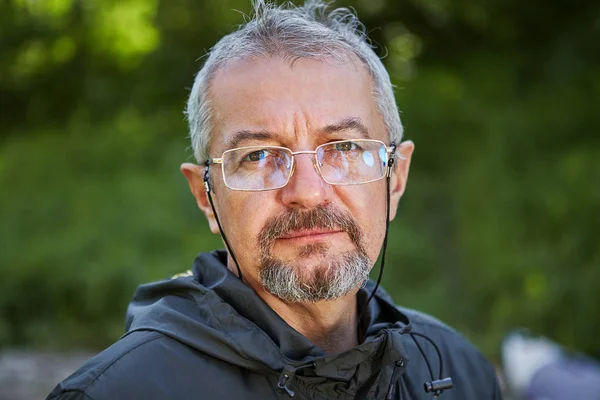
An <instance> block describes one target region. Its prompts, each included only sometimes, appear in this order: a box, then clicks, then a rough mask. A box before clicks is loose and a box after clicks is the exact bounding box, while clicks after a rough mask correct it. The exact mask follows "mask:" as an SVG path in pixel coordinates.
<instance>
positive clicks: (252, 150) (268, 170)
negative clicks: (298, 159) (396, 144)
mask: <svg viewBox="0 0 600 400" xmlns="http://www.w3.org/2000/svg"><path fill="white" fill-rule="evenodd" d="M292 157H293V155H292V152H291V150H289V149H286V148H281V147H271V146H256V147H245V148H240V149H234V150H229V151H227V152H225V154H223V176H224V178H225V183H226V185H227V186H228V187H230V188H231V189H239V190H265V189H276V188H280V187H283V186H284V185H285V184H286V182H287V181H288V179H289V176H290V173H291V171H292ZM316 161H317V164H318V168H319V170H320V173H321V176H322V177H323V179H324V180H325V181H326V182H327V183H329V184H332V185H354V184H360V183H366V182H371V181H374V180H377V179H381V178H382V177H383V176H384V175H385V165H386V163H387V152H386V147H385V144H384V143H382V142H379V141H371V140H352V141H342V142H333V143H327V144H325V145H321V146H319V147H317V150H316Z"/></svg>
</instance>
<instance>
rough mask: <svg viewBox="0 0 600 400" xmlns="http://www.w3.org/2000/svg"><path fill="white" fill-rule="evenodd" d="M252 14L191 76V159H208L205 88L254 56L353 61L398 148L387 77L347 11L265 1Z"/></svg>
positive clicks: (319, 3)
mask: <svg viewBox="0 0 600 400" xmlns="http://www.w3.org/2000/svg"><path fill="white" fill-rule="evenodd" d="M252 5H253V9H254V11H253V14H252V15H251V17H250V18H249V19H248V20H247V21H246V23H245V24H243V25H241V26H240V28H239V29H238V30H237V31H235V32H233V33H231V34H229V35H227V36H225V37H223V38H222V39H221V40H219V42H217V44H216V45H215V46H214V47H212V48H211V50H210V52H209V54H208V58H207V59H206V62H205V63H204V66H203V67H202V69H201V70H200V71H199V72H198V74H197V75H196V79H195V81H194V86H193V87H192V91H191V93H190V97H189V99H188V103H187V110H186V114H187V118H188V123H189V129H190V138H191V142H192V148H193V150H194V156H195V157H196V160H197V161H198V162H204V161H206V160H207V159H208V158H209V154H208V149H209V145H210V140H211V134H212V123H211V117H212V110H211V104H210V96H209V91H210V83H211V79H212V78H213V77H214V75H215V73H216V71H217V70H218V69H219V68H220V67H223V66H224V65H225V64H226V63H227V62H229V61H231V60H236V59H244V58H256V57H281V58H283V59H284V60H288V61H290V62H291V63H293V62H294V61H296V60H298V59H303V58H310V59H317V60H322V59H325V58H327V57H332V58H334V59H336V60H340V61H343V60H347V59H348V57H349V56H355V57H357V58H358V59H359V60H360V61H361V62H362V63H363V64H364V65H365V66H366V67H367V69H368V71H369V73H370V75H371V78H372V80H373V99H374V100H375V103H376V105H377V107H378V109H379V112H380V114H381V116H382V118H383V120H384V123H385V125H386V128H387V129H388V133H389V137H390V141H392V142H395V143H396V144H398V143H400V141H401V139H402V134H403V128H402V123H401V122H400V115H399V113H398V108H397V107H396V100H395V98H394V91H393V88H392V84H391V82H390V77H389V74H388V73H387V71H386V69H385V67H384V66H383V64H382V62H381V60H380V59H379V57H377V55H376V54H375V52H374V51H373V47H372V46H371V44H370V42H369V39H368V37H367V34H366V32H365V27H364V25H363V24H362V23H361V22H360V21H359V20H358V17H357V16H356V14H355V13H354V12H353V11H351V10H349V9H347V8H336V9H334V10H332V11H330V12H328V10H327V8H328V4H327V3H325V2H323V0H307V1H306V3H305V4H304V5H303V6H300V7H296V6H294V5H293V4H291V3H286V4H284V5H282V6H277V5H276V4H273V3H271V2H269V0H252Z"/></svg>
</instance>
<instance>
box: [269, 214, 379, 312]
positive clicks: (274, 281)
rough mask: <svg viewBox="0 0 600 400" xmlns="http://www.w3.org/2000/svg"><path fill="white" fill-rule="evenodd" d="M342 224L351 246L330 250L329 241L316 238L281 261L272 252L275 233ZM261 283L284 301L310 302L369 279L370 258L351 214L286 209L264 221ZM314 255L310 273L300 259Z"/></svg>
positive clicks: (335, 295) (334, 296) (341, 292)
mask: <svg viewBox="0 0 600 400" xmlns="http://www.w3.org/2000/svg"><path fill="white" fill-rule="evenodd" d="M315 228H325V229H342V230H343V231H344V232H346V233H347V234H348V236H349V238H350V240H351V241H352V242H353V243H354V245H355V246H356V249H355V250H353V251H349V252H347V253H343V254H339V255H332V254H330V253H329V250H330V245H328V244H325V243H315V244H311V245H308V246H303V247H301V248H299V249H298V255H297V258H296V259H295V260H293V261H289V262H286V261H283V260H281V259H279V258H277V257H275V256H274V255H273V253H272V250H273V245H274V243H275V241H276V240H277V238H279V237H281V236H283V235H285V234H287V233H289V232H292V231H294V230H300V229H315ZM258 239H259V247H260V254H261V257H260V270H259V282H260V283H261V284H262V286H263V287H264V288H265V289H266V290H268V291H269V292H271V293H272V294H273V295H275V296H277V297H279V298H280V299H282V300H283V301H286V302H289V303H315V302H318V301H323V300H333V299H337V298H339V297H342V296H344V295H346V294H348V293H349V292H350V291H352V290H353V289H355V288H357V287H358V286H360V285H361V284H362V283H363V282H364V281H366V280H367V279H368V278H369V271H370V270H371V261H370V259H369V258H368V257H367V253H366V251H365V248H364V245H363V241H362V233H361V231H360V229H359V227H358V224H357V223H356V222H355V221H354V218H353V217H352V215H351V214H350V213H348V212H343V211H341V210H339V209H338V208H336V207H334V206H332V205H328V206H318V207H315V208H314V209H311V210H309V211H298V210H291V211H288V212H286V213H284V214H281V215H278V216H275V217H273V218H271V219H270V220H268V221H267V222H266V223H265V226H264V227H263V229H262V230H261V232H260V234H259V237H258ZM310 256H315V257H316V258H318V259H319V260H320V262H321V265H318V266H317V267H316V268H315V270H314V272H307V271H306V269H304V268H303V266H302V260H305V259H307V258H308V257H310Z"/></svg>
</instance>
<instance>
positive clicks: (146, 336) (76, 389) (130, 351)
mask: <svg viewBox="0 0 600 400" xmlns="http://www.w3.org/2000/svg"><path fill="white" fill-rule="evenodd" d="M165 339H166V337H165V336H164V335H162V334H161V333H158V332H151V331H145V332H136V333H133V334H130V335H128V336H126V337H124V338H122V339H121V340H119V341H118V342H116V343H115V344H113V345H112V346H110V347H108V348H107V349H106V350H104V351H103V352H101V353H99V354H98V355H96V356H94V357H92V358H91V359H89V360H88V361H86V362H85V363H84V364H83V365H82V366H81V367H80V368H79V369H78V370H77V371H75V372H74V373H73V374H71V375H70V376H69V377H68V378H66V379H65V380H64V381H62V382H61V383H59V384H58V385H57V386H56V387H55V388H54V390H53V391H52V392H51V393H50V394H49V395H48V397H47V398H46V400H96V399H103V398H105V397H104V396H100V397H96V396H95V394H97V393H98V389H99V388H101V387H102V386H105V385H104V382H103V381H104V378H105V376H106V375H110V374H113V373H114V372H115V371H118V372H117V373H118V374H119V375H120V376H121V378H122V379H123V380H128V376H127V374H126V373H125V374H123V372H125V371H122V370H123V368H122V366H123V364H129V363H130V361H131V359H132V357H133V356H137V355H139V354H140V353H143V352H146V351H147V350H148V347H150V346H151V344H152V343H153V342H156V341H160V340H165ZM100 391H101V390H100ZM106 398H108V397H106Z"/></svg>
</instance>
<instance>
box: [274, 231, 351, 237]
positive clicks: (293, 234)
mask: <svg viewBox="0 0 600 400" xmlns="http://www.w3.org/2000/svg"><path fill="white" fill-rule="evenodd" d="M341 232H343V231H342V230H331V229H302V230H297V231H292V232H289V233H287V234H286V235H283V236H280V237H279V239H302V238H306V239H312V238H314V239H318V238H319V237H321V236H323V237H324V236H327V235H331V234H334V233H341Z"/></svg>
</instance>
